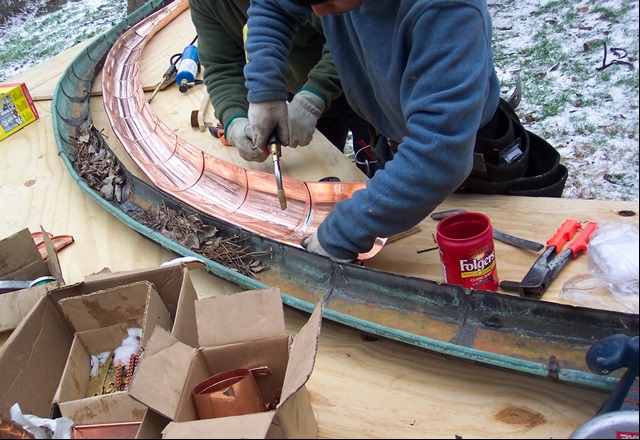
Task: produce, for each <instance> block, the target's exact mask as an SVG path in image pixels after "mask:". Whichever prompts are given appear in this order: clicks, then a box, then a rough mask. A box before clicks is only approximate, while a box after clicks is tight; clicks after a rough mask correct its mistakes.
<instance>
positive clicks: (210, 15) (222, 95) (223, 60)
mask: <svg viewBox="0 0 640 440" xmlns="http://www.w3.org/2000/svg"><path fill="white" fill-rule="evenodd" d="M245 3H246V4H245ZM248 7H249V1H248V0H246V1H233V0H218V1H215V2H212V1H203V0H189V9H190V13H191V20H192V22H193V25H194V26H195V29H196V33H197V35H198V43H197V46H198V57H199V61H200V64H201V65H202V69H203V76H202V78H203V81H204V84H205V85H206V87H207V92H208V93H209V96H210V97H211V103H212V105H213V108H214V112H215V116H216V118H218V120H219V121H220V122H221V123H222V125H224V126H225V127H226V125H227V124H228V123H229V122H230V120H231V119H232V118H234V117H237V116H246V115H247V111H248V108H249V104H248V102H247V89H246V87H245V85H244V75H243V68H244V65H245V53H244V44H243V38H242V28H243V26H244V25H245V23H246V19H247V16H246V14H247V12H246V11H247V9H248Z"/></svg>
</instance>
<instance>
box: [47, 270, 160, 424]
mask: <svg viewBox="0 0 640 440" xmlns="http://www.w3.org/2000/svg"><path fill="white" fill-rule="evenodd" d="M60 307H61V308H62V310H63V312H64V315H65V316H66V318H67V319H68V321H69V322H70V323H71V325H72V326H73V328H74V329H75V330H76V334H75V336H74V339H73V342H72V344H71V350H70V352H69V357H68V359H67V363H66V366H65V369H64V371H63V373H62V380H61V381H60V384H59V386H58V390H57V392H56V395H55V397H54V405H57V406H58V411H57V412H59V413H60V415H62V416H63V417H67V418H69V419H71V420H73V421H74V422H75V424H76V425H90V424H100V423H120V422H136V421H141V420H142V417H143V416H144V413H145V410H146V407H145V406H144V405H142V404H140V403H139V402H136V401H135V400H134V399H132V398H131V397H129V395H128V394H127V393H126V392H124V391H116V392H113V393H110V394H104V395H97V396H92V397H87V392H88V388H89V382H90V379H91V376H90V370H91V355H98V354H100V353H103V352H106V351H111V352H113V351H114V350H115V349H116V348H118V347H119V346H120V344H121V343H122V341H123V340H124V339H125V338H127V337H128V329H130V328H140V329H142V336H141V339H140V346H141V347H144V346H145V345H146V343H147V340H148V339H149V336H150V335H151V333H152V332H153V329H154V328H155V327H156V326H160V327H162V328H163V329H165V330H167V331H169V330H170V329H171V325H172V322H171V316H170V315H169V311H168V310H167V308H166V307H165V305H164V304H163V303H162V300H161V299H160V296H159V295H158V292H157V291H156V289H155V287H154V285H153V284H151V283H150V282H148V281H139V282H137V283H132V284H125V285H123V286H118V287H114V288H111V289H105V290H100V291H98V292H94V293H90V294H87V295H79V296H74V297H69V298H64V299H61V300H60Z"/></svg>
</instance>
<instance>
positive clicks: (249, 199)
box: [102, 0, 386, 259]
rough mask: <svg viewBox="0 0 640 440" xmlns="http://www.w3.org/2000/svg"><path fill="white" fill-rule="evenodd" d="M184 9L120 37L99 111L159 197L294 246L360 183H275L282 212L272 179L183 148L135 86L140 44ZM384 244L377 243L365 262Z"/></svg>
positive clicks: (182, 4) (176, 5)
mask: <svg viewBox="0 0 640 440" xmlns="http://www.w3.org/2000/svg"><path fill="white" fill-rule="evenodd" d="M186 8H188V2H187V0H182V1H175V2H172V3H171V4H169V5H168V6H166V7H165V8H163V9H161V10H159V11H158V12H156V13H155V14H152V15H150V16H149V17H147V18H146V19H144V20H142V21H140V22H139V23H138V24H136V25H135V26H133V27H131V28H130V29H129V30H127V31H126V32H125V33H124V34H123V35H122V37H120V39H118V41H117V42H116V43H115V44H114V46H113V47H112V49H111V50H110V51H109V54H108V55H107V58H106V60H105V63H104V67H103V74H102V90H103V95H104V103H105V111H106V114H107V116H108V118H109V121H110V123H111V125H112V127H113V131H114V132H115V134H116V135H117V136H118V138H119V139H120V141H121V143H122V144H123V146H124V148H125V149H126V150H127V152H128V153H129V155H130V156H131V158H132V159H133V160H134V162H135V163H136V164H137V165H138V166H139V167H140V169H141V170H142V172H143V173H144V174H145V175H146V176H147V177H148V178H149V180H150V181H151V182H152V183H153V184H154V185H155V186H156V187H158V188H159V189H161V190H162V191H164V192H166V193H168V194H170V195H171V196H173V197H175V198H176V199H178V200H180V201H181V202H182V203H184V204H186V205H189V206H191V207H193V208H195V209H197V210H199V211H200V212H203V213H205V214H207V215H210V216H213V217H217V218H223V219H224V220H225V221H227V222H229V223H232V224H234V225H236V226H239V227H241V228H243V229H245V230H247V231H249V232H252V233H255V234H258V235H261V236H265V237H269V238H272V239H275V240H278V241H281V242H283V243H286V244H289V245H293V246H297V247H301V245H300V241H301V240H302V238H304V237H306V236H309V235H311V234H312V233H313V232H314V231H315V230H316V229H317V228H318V226H319V225H320V223H321V222H322V221H323V220H324V219H325V218H326V216H327V215H328V214H329V212H331V210H332V209H333V207H334V206H335V204H336V203H338V202H340V201H341V200H345V199H348V198H350V197H351V195H352V194H353V193H354V192H355V191H357V190H360V189H364V188H365V184H364V183H360V182H348V183H345V182H338V183H336V182H304V181H301V180H297V179H291V178H286V177H283V179H282V186H283V190H284V192H285V193H286V195H287V196H286V197H287V209H285V210H282V209H281V207H280V200H279V196H278V188H277V186H276V181H275V178H274V175H272V174H269V173H263V172H258V171H254V170H248V169H244V168H242V167H238V166H236V165H233V164H230V163H228V162H225V161H222V160H220V159H218V158H216V157H213V156H211V155H208V154H206V153H204V152H203V151H201V150H200V149H198V148H197V147H195V146H193V145H191V144H189V143H188V142H186V141H185V140H183V139H181V138H179V137H177V136H176V134H175V133H174V132H173V131H172V130H171V129H170V128H169V127H167V126H166V125H165V124H164V123H163V122H162V121H160V120H159V119H158V117H157V116H156V115H155V113H154V112H153V110H152V109H151V106H150V105H149V103H148V102H147V100H146V98H145V95H144V91H143V89H142V85H141V83H140V69H139V67H138V66H139V65H140V58H141V55H142V51H143V48H144V46H145V45H146V43H147V42H148V41H149V40H150V38H151V37H152V36H153V34H154V33H156V32H157V31H158V30H160V29H162V27H164V26H165V25H166V24H167V23H168V22H170V21H171V20H172V19H173V17H174V16H176V15H178V14H179V13H180V12H182V11H184V10H185V9H186ZM385 241H386V239H381V238H379V239H377V240H376V243H375V245H374V247H373V249H371V251H369V252H367V253H364V254H360V256H359V258H360V259H367V258H371V257H372V256H374V255H375V254H377V253H378V251H379V250H380V249H381V248H382V246H383V245H384V243H385Z"/></svg>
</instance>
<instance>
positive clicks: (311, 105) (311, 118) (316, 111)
mask: <svg viewBox="0 0 640 440" xmlns="http://www.w3.org/2000/svg"><path fill="white" fill-rule="evenodd" d="M324 109H325V103H324V100H323V99H322V98H320V97H319V96H318V95H316V94H315V93H311V92H307V91H306V90H302V91H300V92H298V93H296V95H295V96H294V97H293V99H292V100H291V102H290V103H289V136H290V137H289V148H296V147H298V146H301V147H304V146H307V145H309V144H310V143H311V139H313V133H314V132H315V131H316V124H317V123H318V119H320V115H322V112H323V111H324Z"/></svg>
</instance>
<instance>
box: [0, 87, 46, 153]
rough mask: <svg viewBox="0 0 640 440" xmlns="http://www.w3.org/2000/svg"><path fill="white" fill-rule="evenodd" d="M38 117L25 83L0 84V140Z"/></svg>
mask: <svg viewBox="0 0 640 440" xmlns="http://www.w3.org/2000/svg"><path fill="white" fill-rule="evenodd" d="M38 117H39V116H38V110H37V109H36V105H35V104H34V102H33V99H31V94H30V93H29V89H27V85H26V84H25V83H15V84H0V141H1V140H3V139H4V138H6V137H9V136H10V135H12V134H13V133H15V132H16V131H18V130H20V129H21V128H22V127H24V126H26V125H28V124H30V123H32V122H33V121H35V120H36V119H38Z"/></svg>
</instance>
